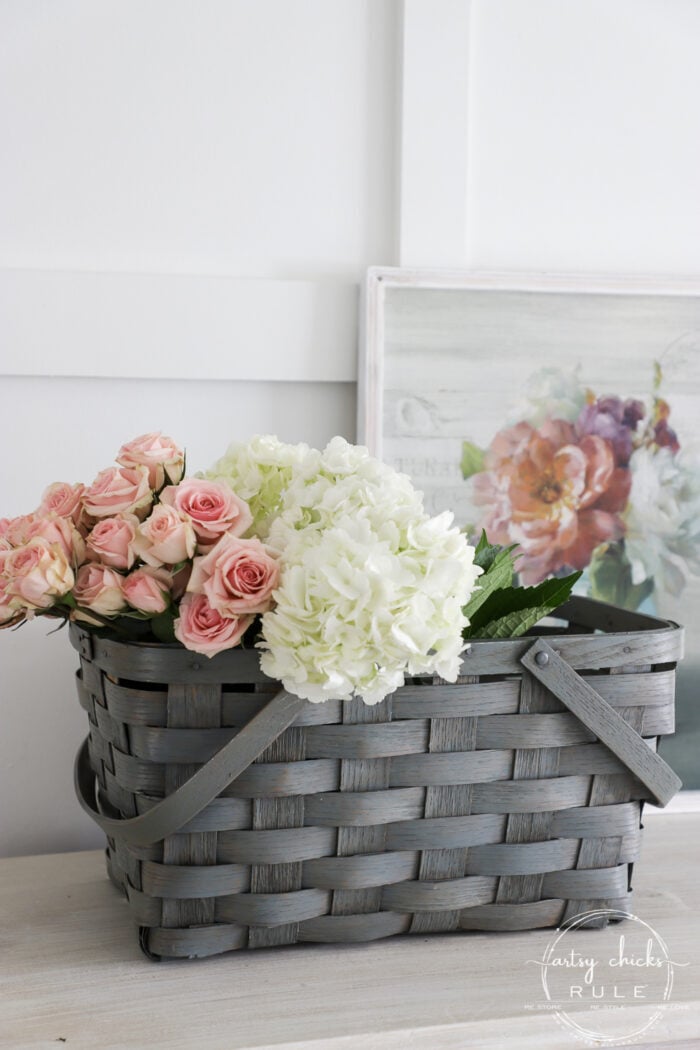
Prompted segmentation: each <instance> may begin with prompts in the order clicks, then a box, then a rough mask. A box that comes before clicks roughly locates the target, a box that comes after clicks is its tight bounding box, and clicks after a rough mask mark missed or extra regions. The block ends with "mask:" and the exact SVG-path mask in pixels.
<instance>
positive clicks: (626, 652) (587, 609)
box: [69, 595, 684, 683]
mask: <svg viewBox="0 0 700 1050" xmlns="http://www.w3.org/2000/svg"><path fill="white" fill-rule="evenodd" d="M552 616H553V617H555V618H560V619H564V620H568V621H569V622H570V623H578V624H579V625H580V626H582V627H584V628H586V630H585V631H582V632H581V633H567V634H560V635H556V634H554V635H547V637H548V638H549V641H550V643H551V644H552V645H553V646H554V647H555V648H556V650H557V651H558V652H559V653H560V654H561V655H562V656H563V657H564V658H565V659H566V660H567V661H568V662H569V663H570V664H571V666H572V667H575V668H580V669H590V670H595V669H599V668H605V667H613V666H618V667H619V666H624V665H633V664H635V663H651V664H673V663H675V662H677V661H678V660H679V659H680V658H681V656H682V655H683V637H684V630H683V628H682V627H681V626H679V625H678V624H677V623H675V622H674V621H672V620H666V619H662V618H660V617H655V616H650V615H647V614H646V613H638V612H631V611H629V610H627V609H622V608H620V607H619V606H615V605H610V604H609V603H607V602H601V601H597V600H596V599H594V598H588V597H585V596H581V595H576V596H574V597H573V598H570V599H569V600H568V601H567V602H566V603H564V604H563V605H562V606H560V607H559V608H558V609H556V610H555V611H554V613H552ZM594 631H599V632H601V633H592V632H594ZM537 635H538V632H537V629H536V628H535V629H533V631H532V633H528V634H527V635H525V636H523V637H521V638H504V639H489V638H474V639H472V640H471V641H470V643H469V647H468V648H467V649H466V650H465V652H464V653H463V657H462V667H461V670H460V673H461V674H462V675H479V674H495V675H499V674H514V673H515V674H517V673H522V665H521V663H520V659H521V657H522V655H523V654H524V652H525V650H526V649H527V648H528V647H529V646H530V645H531V644H532V641H533V638H535V637H537ZM69 637H70V641H71V645H72V646H73V648H74V649H76V650H77V651H78V652H79V653H80V654H81V656H82V657H83V658H85V659H87V660H89V661H91V662H93V663H95V664H97V666H98V667H100V668H101V669H102V670H104V671H106V672H108V673H110V674H114V675H116V676H117V677H121V678H134V679H139V680H142V681H144V682H162V681H165V680H168V681H181V682H186V683H187V682H215V681H216V682H218V681H222V679H223V680H225V679H227V678H228V679H229V680H230V681H232V682H236V681H238V682H240V681H250V682H272V681H274V679H272V678H270V677H269V676H268V675H266V674H264V672H263V671H262V670H261V669H260V650H259V649H258V648H254V649H242V648H240V647H237V648H235V649H230V650H226V651H225V652H222V653H218V654H217V655H216V656H213V657H205V656H201V655H200V654H198V653H195V652H192V651H191V650H189V649H186V648H185V647H184V645H182V644H181V643H179V642H176V643H172V642H152V641H149V642H144V641H138V640H136V641H119V640H116V639H112V638H109V637H105V636H104V635H101V634H99V633H98V632H95V631H92V630H89V629H88V628H87V627H85V626H83V625H82V624H78V623H71V625H70V628H69ZM417 677H428V676H417Z"/></svg>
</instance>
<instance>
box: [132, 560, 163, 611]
mask: <svg viewBox="0 0 700 1050" xmlns="http://www.w3.org/2000/svg"><path fill="white" fill-rule="evenodd" d="M171 586H172V580H171V577H170V574H169V573H167V572H165V571H164V570H163V569H150V568H144V569H136V570H135V571H134V572H132V573H130V574H129V575H128V576H127V577H126V579H125V580H124V581H123V583H122V593H123V595H124V597H125V598H126V600H127V602H128V603H129V605H132V606H133V607H134V609H138V610H139V612H144V613H153V614H154V615H157V614H158V613H162V612H165V610H166V609H167V608H168V605H169V604H170V588H171Z"/></svg>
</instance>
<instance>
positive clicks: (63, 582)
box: [3, 536, 75, 609]
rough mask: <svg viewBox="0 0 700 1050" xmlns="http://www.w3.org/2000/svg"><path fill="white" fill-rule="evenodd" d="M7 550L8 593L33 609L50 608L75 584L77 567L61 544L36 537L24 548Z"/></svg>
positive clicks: (6, 589)
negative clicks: (72, 564) (72, 565)
mask: <svg viewBox="0 0 700 1050" xmlns="http://www.w3.org/2000/svg"><path fill="white" fill-rule="evenodd" d="M4 553H5V557H4V558H3V574H4V576H5V577H6V579H7V583H6V584H5V587H4V589H5V593H6V595H9V596H10V598H12V597H17V598H19V599H20V600H21V602H22V603H23V604H25V605H27V606H28V607H29V608H32V609H48V608H49V606H51V605H54V604H55V603H56V599H57V598H60V597H61V596H62V595H64V594H67V593H68V591H69V590H70V589H71V587H72V586H73V583H74V581H75V577H74V575H73V570H72V569H71V567H70V565H69V563H68V558H67V557H66V555H65V552H64V551H63V549H62V547H61V546H60V544H57V543H54V544H50V543H48V542H47V541H46V540H45V539H42V537H40V536H35V537H34V539H31V540H29V542H28V543H27V544H25V546H24V547H18V548H17V549H16V550H13V551H9V552H4Z"/></svg>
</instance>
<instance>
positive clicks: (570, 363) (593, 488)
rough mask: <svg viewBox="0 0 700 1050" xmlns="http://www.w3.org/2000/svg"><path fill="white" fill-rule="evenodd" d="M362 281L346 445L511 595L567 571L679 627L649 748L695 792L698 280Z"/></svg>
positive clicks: (699, 619) (396, 275)
mask: <svg viewBox="0 0 700 1050" xmlns="http://www.w3.org/2000/svg"><path fill="white" fill-rule="evenodd" d="M372 279H373V280H374V282H375V288H374V292H375V293H376V294H375V300H374V301H376V300H377V297H379V300H380V308H379V309H377V310H374V311H372V310H369V311H368V319H367V326H366V327H367V346H366V362H365V363H366V371H365V376H366V380H365V385H364V386H363V385H362V384H361V386H360V405H361V410H360V435H359V436H360V439H361V440H363V439H365V440H367V441H368V442H369V444H370V446H371V448H372V450H373V451H374V452H378V453H379V454H380V455H381V456H382V457H383V458H384V459H385V460H386V461H387V462H388V463H390V464H391V465H392V466H393V467H395V468H397V469H398V470H401V471H403V472H405V473H406V474H408V475H409V476H410V477H411V479H412V480H413V482H414V484H415V485H416V487H417V488H418V489H420V490H421V491H422V492H423V494H424V499H425V504H426V508H427V509H428V510H429V511H430V513H431V514H435V513H439V512H441V511H448V512H451V513H453V514H454V516H455V520H456V521H457V523H458V524H459V525H460V526H461V527H462V528H463V529H465V530H466V531H467V532H468V533H469V534H470V535H471V536H472V538H474V537H476V536H477V535H478V533H479V532H480V530H481V529H486V531H487V532H488V535H489V539H490V540H491V541H492V542H498V543H501V544H507V545H510V544H514V543H517V544H518V547H519V549H520V552H521V557H520V560H519V562H518V568H519V573H520V577H521V582H522V583H525V584H528V585H534V584H536V583H537V582H538V581H540V580H542V579H543V578H545V577H546V576H548V575H550V574H555V575H559V576H565V575H567V574H568V573H570V572H572V571H573V570H576V571H581V572H582V575H581V578H580V579H579V581H578V583H577V585H576V589H577V590H578V591H580V592H581V593H584V594H590V595H592V596H594V597H596V598H600V599H603V600H607V601H610V602H613V603H614V604H616V605H621V606H624V607H626V608H628V609H637V610H640V611H642V612H645V613H650V614H655V615H659V616H662V617H666V618H668V619H671V620H675V621H676V622H678V623H682V624H683V625H684V626H685V628H686V656H685V659H684V661H683V663H682V665H681V667H680V668H679V673H678V679H677V714H676V729H677V732H676V736H675V737H673V738H672V739H671V740H669V741H665V742H664V744H663V753H664V754H665V756H666V757H667V758H668V760H669V761H670V762H671V764H672V765H674V766H675V768H676V769H677V771H678V773H679V774H680V776H681V777H682V778H683V780H684V784H685V786H686V787H696V788H700V698H699V695H698V694H699V693H700V688H699V687H700V284H699V283H698V282H695V283H693V282H685V283H683V282H680V281H678V282H673V281H669V282H667V283H666V284H664V283H663V282H658V281H651V280H645V279H643V278H629V279H626V280H614V279H610V280H607V279H600V280H596V279H593V278H590V279H589V278H585V277H581V278H566V277H556V276H551V277H550V276H533V277H528V276H526V275H510V276H508V275H484V276H481V277H480V276H479V275H471V274H466V273H465V274H458V273H455V274H446V275H442V274H440V273H439V272H437V271H434V272H428V271H426V272H425V273H413V272H411V273H407V272H406V271H401V270H395V271H391V270H385V271H381V272H378V273H376V274H375V275H374V276H373V278H372ZM369 291H370V293H371V292H372V291H373V289H371V288H370V289H369ZM367 301H368V304H370V306H371V304H372V302H373V298H372V294H369V295H368V298H367Z"/></svg>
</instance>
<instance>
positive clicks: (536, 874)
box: [70, 598, 682, 958]
mask: <svg viewBox="0 0 700 1050" xmlns="http://www.w3.org/2000/svg"><path fill="white" fill-rule="evenodd" d="M558 616H560V617H561V619H562V620H564V621H567V623H568V626H566V627H564V628H562V629H561V630H558V631H557V630H556V629H552V630H550V631H549V632H548V631H546V630H544V631H543V632H541V633H539V634H538V635H537V636H533V637H527V638H523V639H518V640H516V641H498V642H488V641H480V642H475V643H474V644H473V645H472V648H471V649H470V650H469V651H468V652H467V653H466V654H465V657H464V661H463V671H464V674H463V676H462V677H461V678H460V679H459V681H458V683H457V684H454V685H449V684H445V683H443V682H440V681H437V680H426V679H419V680H413V681H410V682H408V683H407V684H406V685H405V686H403V687H402V688H401V689H399V690H397V691H396V692H395V693H394V694H393V696H391V697H389V698H388V699H386V700H385V701H384V702H383V703H382V704H379V705H377V706H375V707H368V706H366V705H365V704H363V703H362V702H356V701H353V702H349V703H348V702H340V701H328V702H327V703H325V704H310V703H307V702H306V701H302V700H299V699H298V698H297V697H294V696H292V695H291V694H289V693H286V692H284V690H281V689H280V686H279V684H278V683H275V682H273V681H271V680H270V679H268V678H266V677H265V676H264V675H263V674H262V672H261V671H260V669H259V665H258V656H257V654H256V653H255V652H251V651H243V650H232V651H230V652H227V653H222V654H220V655H219V656H217V657H215V658H214V659H212V660H208V659H207V658H206V657H204V658H203V657H199V656H197V655H196V654H193V653H191V652H188V651H187V650H185V649H183V648H182V647H180V646H163V645H146V644H125V643H120V642H114V641H109V640H106V639H104V638H101V637H98V636H97V635H94V634H91V633H90V632H88V631H86V630H83V629H82V628H79V627H77V626H75V625H73V626H72V627H71V630H70V634H71V640H72V643H73V645H74V646H75V647H76V648H77V649H78V651H79V652H80V657H81V660H80V663H81V670H80V672H79V673H78V694H79V697H80V702H81V704H82V706H83V707H84V708H85V709H86V711H87V712H88V716H89V719H90V733H89V736H88V738H87V740H86V741H85V744H84V745H83V748H82V749H81V751H80V753H79V755H78V758H77V760H76V790H77V793H78V796H79V798H80V801H81V803H82V805H83V806H84V808H85V809H86V810H87V811H88V812H89V813H90V814H91V816H92V817H93V819H94V820H95V821H96V822H97V823H98V824H99V825H100V827H102V828H103V829H104V831H105V832H106V834H107V839H108V848H107V858H108V870H109V874H110V876H111V878H112V880H113V881H114V882H115V883H116V884H117V885H119V886H120V887H121V888H122V889H123V891H124V893H125V894H126V896H127V898H128V900H129V905H130V909H131V912H132V915H133V918H134V919H135V921H136V923H137V924H138V926H139V928H140V935H141V945H142V948H143V950H144V951H145V952H146V953H147V954H148V955H150V956H152V957H155V958H158V957H175V956H185V957H198V956H206V955H213V954H217V953H219V952H226V951H231V950H233V949H237V948H260V947H265V946H268V945H281V944H295V943H297V942H301V941H355V942H357V941H368V940H374V939H377V938H381V937H388V936H391V935H393V934H400V933H427V932H430V931H447V930H468V929H472V930H523V929H530V928H535V927H544V926H556V925H559V924H561V922H562V921H565V920H566V919H567V918H570V917H572V916H573V915H575V914H578V913H580V912H582V911H586V910H589V909H593V908H617V909H622V910H625V909H626V908H627V907H628V905H629V898H630V875H631V868H632V862H633V861H634V860H635V858H636V857H637V855H638V852H639V846H640V836H641V821H640V818H641V811H642V805H643V803H644V801H646V800H650V801H653V802H655V803H656V804H657V805H664V804H665V803H666V802H667V801H668V800H669V799H670V798H671V797H672V796H673V794H675V792H676V791H677V790H678V788H679V787H680V782H679V780H678V778H677V777H676V776H675V774H674V773H673V772H672V771H671V769H670V768H669V767H668V766H667V765H666V763H665V762H663V760H662V759H661V758H660V757H659V756H658V755H657V754H656V753H655V749H656V743H657V740H658V737H659V736H660V735H662V734H665V733H671V732H672V731H673V712H674V668H675V664H676V661H677V660H678V659H679V658H680V655H681V647H682V631H681V629H680V628H679V627H677V626H676V625H675V624H672V623H668V622H665V621H660V620H657V619H654V618H651V617H647V616H642V615H640V614H638V613H628V612H623V611H621V610H618V609H614V608H613V607H611V606H606V605H602V604H600V603H597V602H592V601H591V600H589V599H584V598H576V599H573V600H572V601H571V602H569V603H568V604H567V605H566V606H563V607H562V609H561V610H560V611H559V613H558Z"/></svg>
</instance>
